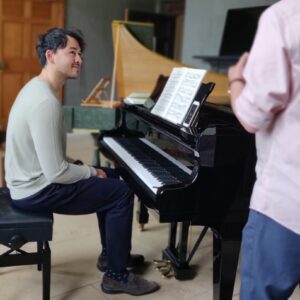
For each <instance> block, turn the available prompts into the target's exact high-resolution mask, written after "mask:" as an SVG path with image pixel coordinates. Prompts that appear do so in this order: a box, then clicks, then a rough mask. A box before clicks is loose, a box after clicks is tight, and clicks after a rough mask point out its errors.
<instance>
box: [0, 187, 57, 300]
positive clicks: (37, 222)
mask: <svg viewBox="0 0 300 300" xmlns="http://www.w3.org/2000/svg"><path fill="white" fill-rule="evenodd" d="M52 231H53V216H52V214H47V213H29V212H24V211H22V210H19V209H17V208H14V207H13V206H12V205H11V198H10V195H9V191H8V189H7V188H0V244H2V245H5V246H6V247H8V248H9V250H7V251H6V252H4V253H2V254H1V253H0V267H8V266H19V265H34V264H36V265H37V268H38V270H39V271H41V270H42V275H43V276H42V278H43V280H42V281H43V298H42V299H43V300H49V299H50V275H51V250H50V247H49V243H48V241H51V240H52ZM29 242H36V243H37V251H36V252H26V251H24V250H22V249H21V248H22V247H23V246H24V245H25V244H27V243H29Z"/></svg>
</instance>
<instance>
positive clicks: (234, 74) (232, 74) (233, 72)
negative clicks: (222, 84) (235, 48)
mask: <svg viewBox="0 0 300 300" xmlns="http://www.w3.org/2000/svg"><path fill="white" fill-rule="evenodd" d="M248 56H249V54H248V52H245V53H244V54H243V55H242V56H241V57H240V59H239V60H238V62H237V63H236V64H235V65H233V66H231V67H230V68H229V69H228V81H229V83H230V82H232V81H233V80H235V79H241V80H244V77H243V71H244V68H245V65H246V63H247V60H248Z"/></svg>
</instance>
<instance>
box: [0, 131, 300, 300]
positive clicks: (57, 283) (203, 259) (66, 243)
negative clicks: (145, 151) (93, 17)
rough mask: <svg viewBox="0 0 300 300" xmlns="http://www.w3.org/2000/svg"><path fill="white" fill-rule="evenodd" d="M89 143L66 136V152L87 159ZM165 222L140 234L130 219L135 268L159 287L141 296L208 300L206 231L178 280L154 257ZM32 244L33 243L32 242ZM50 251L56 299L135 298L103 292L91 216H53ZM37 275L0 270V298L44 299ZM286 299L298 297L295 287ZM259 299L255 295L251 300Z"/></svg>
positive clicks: (82, 136)
mask: <svg viewBox="0 0 300 300" xmlns="http://www.w3.org/2000/svg"><path fill="white" fill-rule="evenodd" d="M92 149H93V144H92V140H91V138H90V135H88V134H86V133H77V134H72V135H69V137H68V154H69V156H71V157H74V158H83V159H84V160H85V162H86V163H91V160H92ZM167 230H168V227H167V225H166V224H159V223H158V222H157V221H156V220H155V219H153V218H151V220H150V222H149V224H148V225H147V226H146V229H145V231H143V232H140V231H139V230H138V226H137V224H136V222H135V221H134V228H133V252H135V253H142V254H144V255H145V257H146V261H147V263H146V264H145V267H143V268H142V269H140V270H138V272H139V273H141V274H142V275H143V276H144V277H145V278H147V279H150V280H155V281H157V282H159V284H160V285H161V289H160V290H159V291H157V292H156V293H154V294H151V295H147V296H143V299H145V300H146V299H153V300H154V299H159V300H162V299H164V300H169V299H170V300H171V299H172V300H191V299H199V300H209V299H212V247H211V244H212V243H211V241H212V236H211V232H209V233H208V234H207V235H206V237H205V238H204V240H203V243H202V245H201V247H200V248H199V250H198V251H197V252H196V254H195V256H194V258H193V260H192V261H191V264H192V265H193V266H195V269H196V270H197V275H196V277H195V278H194V279H193V280H189V281H177V280H176V279H174V278H170V279H166V278H163V277H162V276H161V274H160V273H159V272H158V271H157V270H156V269H155V267H154V265H153V263H152V262H153V259H160V258H161V251H162V249H163V248H164V247H165V246H166V243H167V233H168V232H167ZM199 230H200V228H199V227H193V228H192V232H191V238H190V242H191V244H192V242H193V241H195V239H196V237H197V235H198V233H199ZM30 247H31V246H30ZM51 249H52V280H51V299H55V300H82V299H84V300H94V299H95V300H96V299H97V300H100V299H116V300H117V299H122V300H126V299H139V298H140V297H131V296H128V295H106V294H103V293H102V292H101V290H100V288H99V285H100V283H101V279H102V274H101V273H100V272H99V271H98V270H97V269H96V266H95V264H96V259H97V256H98V254H99V250H100V246H99V236H98V231H97V221H96V217H95V216H94V215H86V216H74V217H73V216H72V217H70V216H60V215H55V223H54V237H53V241H52V242H51ZM0 250H1V251H2V250H3V247H0ZM41 279H42V278H41V273H40V272H37V271H36V268H35V266H20V267H10V268H0V299H1V300H39V299H42V297H41V292H42V289H41V287H42V285H41ZM238 290H239V276H238V275H237V279H236V286H235V291H234V297H233V299H235V300H237V299H238ZM290 299H293V300H296V299H300V293H299V290H298V289H297V290H296V291H295V293H294V295H293V297H291V298H290ZM253 300H259V299H253Z"/></svg>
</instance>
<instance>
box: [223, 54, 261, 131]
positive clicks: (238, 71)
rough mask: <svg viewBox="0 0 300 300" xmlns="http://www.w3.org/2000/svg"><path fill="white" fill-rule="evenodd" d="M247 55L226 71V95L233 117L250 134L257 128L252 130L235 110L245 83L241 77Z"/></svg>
mask: <svg viewBox="0 0 300 300" xmlns="http://www.w3.org/2000/svg"><path fill="white" fill-rule="evenodd" d="M248 55H249V54H248V53H247V52H246V53H244V54H243V55H242V56H241V57H240V59H239V61H238V62H237V63H236V64H235V65H233V66H231V67H230V68H229V70H228V82H229V84H228V93H229V95H230V101H231V107H232V110H233V112H234V114H235V116H236V117H237V118H238V120H239V122H240V123H241V125H242V126H243V127H244V128H245V130H247V131H248V132H250V133H255V132H256V131H257V128H254V127H252V126H250V125H249V124H247V122H246V121H244V120H243V119H242V118H241V117H239V115H238V113H237V110H236V101H237V99H238V97H239V96H240V95H241V93H242V91H243V89H244V87H245V84H246V81H245V79H244V77H243V71H244V68H245V65H246V62H247V60H248Z"/></svg>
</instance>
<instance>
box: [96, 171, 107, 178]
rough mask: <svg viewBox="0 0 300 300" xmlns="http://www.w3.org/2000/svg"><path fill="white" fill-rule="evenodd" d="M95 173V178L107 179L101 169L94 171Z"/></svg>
mask: <svg viewBox="0 0 300 300" xmlns="http://www.w3.org/2000/svg"><path fill="white" fill-rule="evenodd" d="M96 171H97V177H100V178H107V175H106V173H105V172H104V171H103V170H102V169H96Z"/></svg>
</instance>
